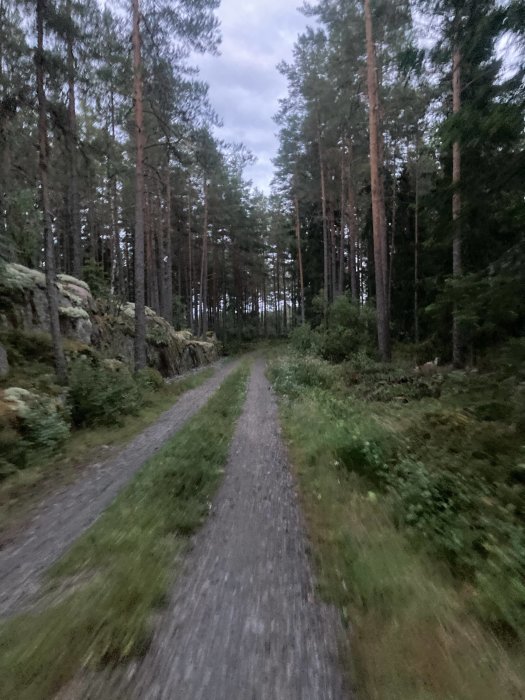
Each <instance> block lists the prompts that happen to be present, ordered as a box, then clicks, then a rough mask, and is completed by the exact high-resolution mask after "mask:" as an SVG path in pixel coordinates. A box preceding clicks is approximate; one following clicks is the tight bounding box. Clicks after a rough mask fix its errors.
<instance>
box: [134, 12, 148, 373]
mask: <svg viewBox="0 0 525 700" xmlns="http://www.w3.org/2000/svg"><path fill="white" fill-rule="evenodd" d="M132 3H133V34H132V44H133V102H134V112H135V149H136V161H135V251H134V256H135V265H134V268H135V369H136V370H139V369H143V368H144V367H145V366H146V312H145V299H144V294H145V290H144V105H143V98H142V59H141V47H140V8H139V0H132Z"/></svg>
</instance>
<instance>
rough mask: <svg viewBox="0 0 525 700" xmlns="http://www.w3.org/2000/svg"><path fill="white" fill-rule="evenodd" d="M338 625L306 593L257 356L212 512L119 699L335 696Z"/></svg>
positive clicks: (303, 558) (287, 479)
mask: <svg viewBox="0 0 525 700" xmlns="http://www.w3.org/2000/svg"><path fill="white" fill-rule="evenodd" d="M341 632H342V629H341V624H340V621H339V618H338V615H337V613H336V611H335V610H334V609H332V608H329V607H327V606H325V605H323V604H322V603H321V602H320V601H319V600H318V599H317V598H316V596H315V593H314V585H313V579H312V572H311V568H310V564H309V561H308V556H307V542H306V539H305V535H304V528H303V524H302V521H301V517H300V515H299V510H298V504H297V496H296V492H295V488H294V481H293V478H292V475H291V474H290V471H289V469H288V465H287V460H286V454H285V450H284V447H283V444H282V440H281V437H280V434H279V424H278V416H277V406H276V401H275V398H274V396H273V394H272V393H271V390H270V388H269V386H268V382H267V380H266V378H265V375H264V362H263V361H262V360H257V361H256V363H255V366H254V369H253V372H252V375H251V379H250V383H249V390H248V396H247V401H246V406H245V408H244V412H243V414H242V416H241V418H240V419H239V423H238V426H237V429H236V433H235V437H234V439H233V442H232V446H231V451H230V458H229V462H228V465H227V467H226V475H225V478H224V481H223V484H222V486H221V488H220V490H219V493H218V495H217V498H216V500H215V504H214V508H213V511H212V515H211V517H210V518H209V520H208V522H207V523H206V525H205V526H204V527H203V528H202V530H200V532H199V533H198V534H197V535H196V536H195V538H194V540H193V547H192V550H191V552H190V553H189V554H188V556H187V558H186V561H185V563H184V568H183V572H182V573H181V577H180V578H179V579H178V581H177V584H176V586H175V590H174V594H173V598H172V600H171V602H170V604H169V607H168V609H167V610H166V611H165V612H164V614H163V616H162V618H161V619H160V621H159V624H158V628H157V632H156V635H155V638H154V641H153V644H152V646H151V648H150V651H149V652H148V654H147V656H146V657H145V659H144V660H143V661H142V662H141V663H140V664H139V665H138V666H137V667H136V669H135V672H134V673H132V674H131V676H132V677H131V678H130V679H129V687H128V688H127V690H126V691H125V692H124V694H123V695H122V697H126V698H139V700H341V699H342V698H347V697H348V696H349V693H347V692H345V689H344V682H343V674H342V672H341V669H340V667H339V663H338V642H339V640H340V634H341Z"/></svg>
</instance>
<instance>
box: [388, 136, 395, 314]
mask: <svg viewBox="0 0 525 700" xmlns="http://www.w3.org/2000/svg"><path fill="white" fill-rule="evenodd" d="M396 228H397V177H396V155H395V144H394V169H393V173H392V237H391V239H390V258H389V267H388V308H389V310H390V309H391V308H392V276H393V274H394V257H395V254H396Z"/></svg>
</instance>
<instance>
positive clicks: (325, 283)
mask: <svg viewBox="0 0 525 700" xmlns="http://www.w3.org/2000/svg"><path fill="white" fill-rule="evenodd" d="M317 137H318V141H319V169H320V175H321V216H322V217H323V301H324V315H325V319H326V312H327V310H328V293H329V284H328V230H327V221H326V185H325V167H324V157H323V144H322V142H321V124H320V121H319V116H318V117H317Z"/></svg>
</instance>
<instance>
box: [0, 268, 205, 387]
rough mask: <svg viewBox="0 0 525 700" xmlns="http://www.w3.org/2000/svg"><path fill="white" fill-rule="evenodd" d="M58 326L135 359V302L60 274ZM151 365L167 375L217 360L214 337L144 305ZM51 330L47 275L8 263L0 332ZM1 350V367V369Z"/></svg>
mask: <svg viewBox="0 0 525 700" xmlns="http://www.w3.org/2000/svg"><path fill="white" fill-rule="evenodd" d="M57 288H58V295H59V313H60V328H61V331H62V335H63V336H64V337H65V338H69V339H71V340H74V341H77V342H78V343H80V344H81V345H83V346H85V347H93V348H94V349H96V350H97V351H98V352H99V353H100V354H101V355H102V357H106V358H117V359H119V360H121V361H124V362H126V363H128V364H129V365H131V364H132V363H133V340H134V338H133V336H134V313H135V308H134V305H133V304H130V303H125V304H118V303H114V302H107V301H101V300H97V299H94V298H93V296H92V294H91V291H90V288H89V286H88V285H87V284H86V282H83V281H82V280H79V279H76V278H75V277H70V276H69V275H59V276H58V279H57ZM146 324H147V330H146V343H147V358H148V364H149V365H150V366H151V367H155V368H156V369H158V370H159V371H160V372H161V373H162V374H163V375H164V376H173V375H175V374H180V373H181V372H183V371H186V370H188V369H192V368H194V367H198V366H200V365H203V364H207V363H209V362H212V361H214V360H215V359H217V357H218V344H217V342H215V340H214V339H207V340H206V341H203V340H199V339H198V338H195V337H193V336H192V335H191V333H189V332H188V331H176V330H175V329H174V328H173V326H172V325H171V324H170V323H168V322H167V321H166V320H165V319H163V318H161V317H160V316H158V315H157V314H156V313H155V312H154V311H152V310H151V309H149V308H146ZM2 330H3V331H10V330H21V331H29V332H34V331H39V332H45V333H47V332H49V311H48V304H47V297H46V285H45V275H44V273H43V272H41V271H39V270H31V269H29V268H27V267H24V266H23V265H17V264H8V265H5V266H4V267H3V268H2V270H1V271H0V331H2ZM1 367H2V363H1V355H0V372H1Z"/></svg>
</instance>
